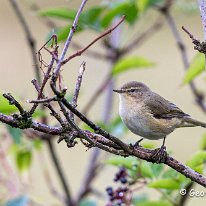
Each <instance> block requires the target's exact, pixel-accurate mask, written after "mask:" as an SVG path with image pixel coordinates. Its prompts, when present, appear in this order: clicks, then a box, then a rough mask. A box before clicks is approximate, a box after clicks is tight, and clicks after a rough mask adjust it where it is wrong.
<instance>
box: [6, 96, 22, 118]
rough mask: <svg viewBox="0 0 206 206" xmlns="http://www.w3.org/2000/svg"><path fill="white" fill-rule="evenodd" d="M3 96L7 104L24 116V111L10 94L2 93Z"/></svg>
mask: <svg viewBox="0 0 206 206" xmlns="http://www.w3.org/2000/svg"><path fill="white" fill-rule="evenodd" d="M3 96H4V97H5V98H6V99H7V100H8V101H9V104H11V105H15V107H16V108H17V109H18V110H19V112H20V114H21V115H24V114H25V112H26V111H25V110H24V109H23V107H22V106H21V105H20V103H19V102H18V101H17V100H16V99H15V98H14V97H13V96H12V95H11V94H10V93H7V94H6V93H4V94H3Z"/></svg>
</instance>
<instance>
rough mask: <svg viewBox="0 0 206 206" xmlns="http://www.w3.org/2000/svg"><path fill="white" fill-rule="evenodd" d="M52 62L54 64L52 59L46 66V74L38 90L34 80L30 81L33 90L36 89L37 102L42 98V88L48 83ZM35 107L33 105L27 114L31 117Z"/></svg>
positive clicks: (36, 104) (35, 104)
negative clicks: (33, 87)
mask: <svg viewBox="0 0 206 206" xmlns="http://www.w3.org/2000/svg"><path fill="white" fill-rule="evenodd" d="M54 62H55V59H54V58H52V60H51V62H50V64H49V66H48V69H47V72H46V74H45V75H44V79H43V82H42V85H41V87H40V88H39V85H37V82H35V80H32V83H33V84H34V86H35V88H36V89H37V88H38V89H37V91H38V98H37V100H39V99H40V98H42V96H43V95H42V93H43V90H44V87H45V85H46V83H47V81H48V80H49V78H50V73H51V71H52V68H53V65H54ZM37 106H38V103H34V105H33V107H32V108H31V110H30V112H29V113H30V114H31V115H32V114H33V113H34V112H35V110H36V108H37Z"/></svg>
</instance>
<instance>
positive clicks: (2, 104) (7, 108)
mask: <svg viewBox="0 0 206 206" xmlns="http://www.w3.org/2000/svg"><path fill="white" fill-rule="evenodd" d="M16 111H18V109H17V108H16V107H15V106H14V105H13V104H12V105H11V104H9V101H8V100H7V99H5V98H4V97H3V96H0V113H3V114H11V113H14V112H16Z"/></svg>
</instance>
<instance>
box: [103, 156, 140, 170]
mask: <svg viewBox="0 0 206 206" xmlns="http://www.w3.org/2000/svg"><path fill="white" fill-rule="evenodd" d="M137 161H138V160H137V158H136V157H113V158H110V159H109V160H107V161H106V163H107V164H111V165H114V166H123V167H125V168H127V169H130V170H133V169H134V167H136V166H137V164H138V162H137Z"/></svg>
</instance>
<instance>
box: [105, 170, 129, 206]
mask: <svg viewBox="0 0 206 206" xmlns="http://www.w3.org/2000/svg"><path fill="white" fill-rule="evenodd" d="M114 181H115V182H120V183H121V184H123V185H124V186H120V187H118V188H117V189H113V188H112V187H108V188H107V189H106V191H107V195H108V196H109V203H108V204H107V205H106V206H114V205H118V206H122V205H130V202H131V191H130V189H129V187H127V186H125V184H126V183H128V173H127V170H126V169H125V168H124V167H120V169H119V171H118V172H117V173H116V174H115V178H114Z"/></svg>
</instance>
